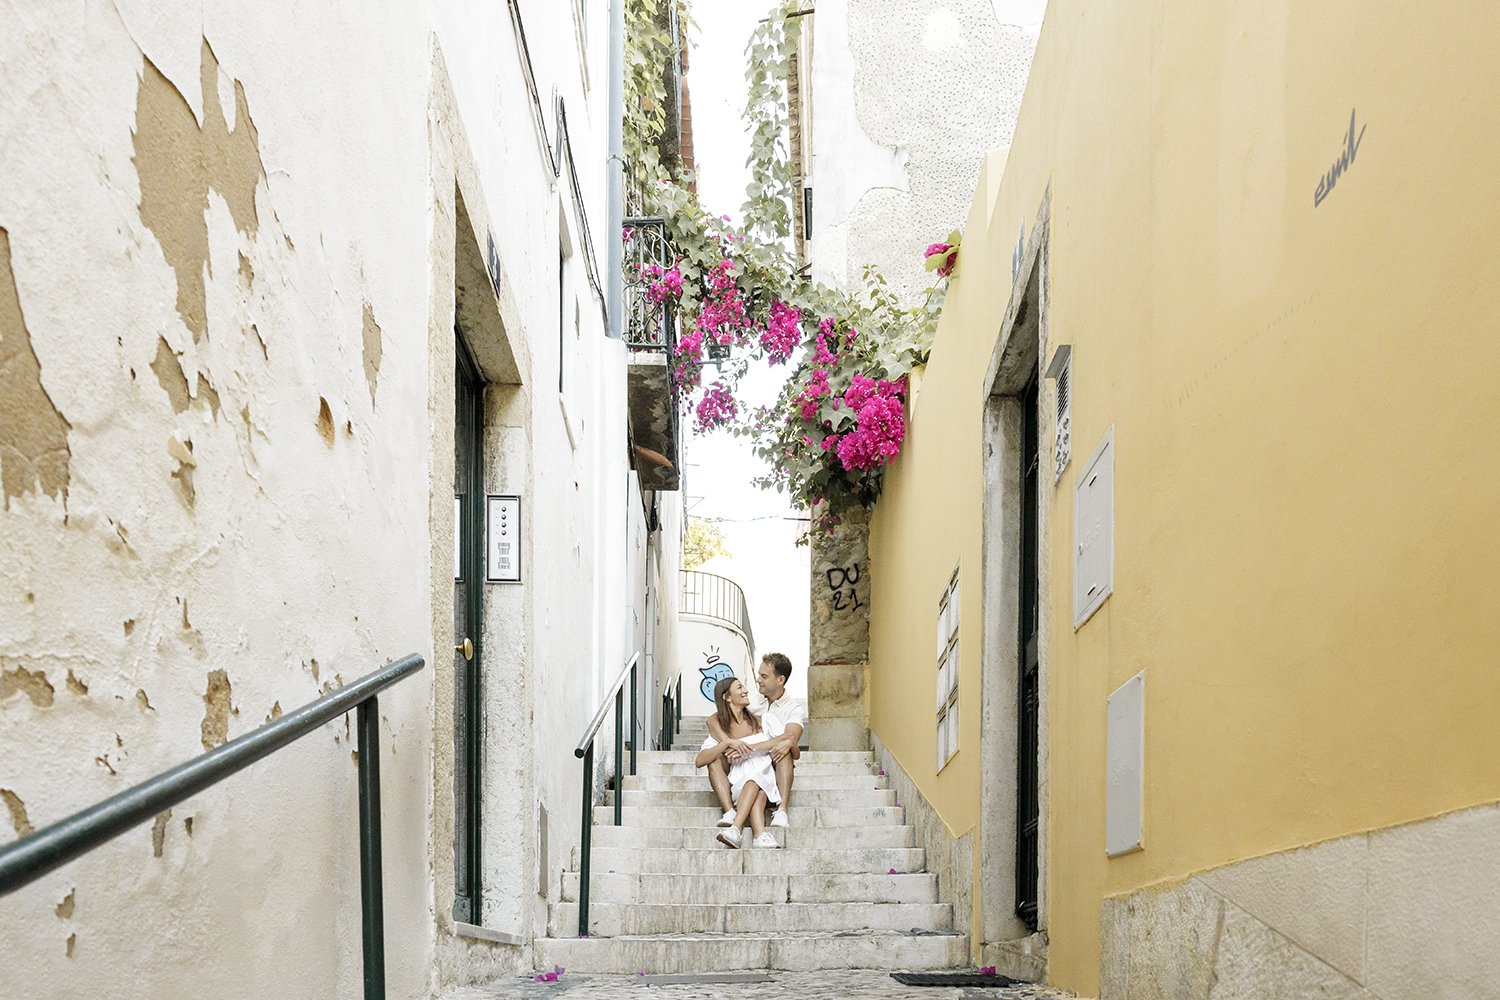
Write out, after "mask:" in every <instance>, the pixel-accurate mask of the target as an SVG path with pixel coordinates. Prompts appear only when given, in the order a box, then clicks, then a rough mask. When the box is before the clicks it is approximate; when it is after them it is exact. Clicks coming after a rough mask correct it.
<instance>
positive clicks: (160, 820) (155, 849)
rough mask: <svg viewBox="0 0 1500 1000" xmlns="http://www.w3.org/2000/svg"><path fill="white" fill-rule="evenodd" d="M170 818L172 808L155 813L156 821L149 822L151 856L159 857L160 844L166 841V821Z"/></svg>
mask: <svg viewBox="0 0 1500 1000" xmlns="http://www.w3.org/2000/svg"><path fill="white" fill-rule="evenodd" d="M171 818H172V810H170V809H168V810H166V811H165V812H159V813H157V814H156V822H154V823H152V824H151V856H152V857H153V858H159V857H161V849H162V845H164V844H165V843H166V841H167V821H168V820H170V819H171Z"/></svg>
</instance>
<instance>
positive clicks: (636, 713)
mask: <svg viewBox="0 0 1500 1000" xmlns="http://www.w3.org/2000/svg"><path fill="white" fill-rule="evenodd" d="M637 669H638V668H637V667H635V666H632V667H631V668H630V773H631V774H632V775H634V774H635V751H636V747H637V746H639V745H640V742H641V738H640V736H638V735H637V733H638V732H639V727H640V704H641V703H640V701H639V700H638V699H637V698H636V694H635V674H636V670H637ZM617 825H618V824H617Z"/></svg>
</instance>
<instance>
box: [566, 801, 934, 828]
mask: <svg viewBox="0 0 1500 1000" xmlns="http://www.w3.org/2000/svg"><path fill="white" fill-rule="evenodd" d="M903 812H904V810H903V809H902V808H901V807H900V806H814V805H812V804H810V803H808V804H803V805H798V804H797V803H796V802H795V801H794V802H793V803H792V811H791V814H790V815H791V819H792V822H793V823H795V824H797V825H800V826H881V825H885V826H900V825H901V824H902V823H903V822H904V820H903V818H902V813H903ZM722 815H724V811H723V810H722V809H720V808H719V807H718V806H629V805H627V806H622V807H621V809H620V822H621V823H622V824H623V825H625V826H654V827H662V826H713V825H714V824H715V823H717V822H718V821H719V817H720V816H722ZM614 821H615V807H614V806H613V805H607V806H595V807H594V826H595V827H600V826H611V825H613V824H614Z"/></svg>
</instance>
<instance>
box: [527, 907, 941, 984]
mask: <svg viewBox="0 0 1500 1000" xmlns="http://www.w3.org/2000/svg"><path fill="white" fill-rule="evenodd" d="M590 909H591V910H592V907H590ZM535 954H536V963H535V964H536V965H537V967H538V968H543V969H550V968H552V967H553V966H556V965H560V966H562V967H563V968H565V969H568V970H569V971H571V972H578V973H596V974H597V973H603V974H607V973H615V974H619V975H627V976H628V975H634V974H635V973H637V972H644V973H646V974H647V975H671V974H681V973H709V972H741V971H749V970H754V969H779V970H789V971H809V970H817V969H888V970H897V969H956V968H962V967H964V966H966V965H967V964H968V961H969V939H968V936H967V935H963V934H953V933H937V934H930V935H914V934H900V933H894V932H880V931H871V932H866V933H862V934H815V933H790V934H732V935H715V934H695V935H673V936H656V935H644V936H639V937H613V938H606V937H599V938H593V937H590V938H577V937H564V938H538V939H537V940H536V943H535Z"/></svg>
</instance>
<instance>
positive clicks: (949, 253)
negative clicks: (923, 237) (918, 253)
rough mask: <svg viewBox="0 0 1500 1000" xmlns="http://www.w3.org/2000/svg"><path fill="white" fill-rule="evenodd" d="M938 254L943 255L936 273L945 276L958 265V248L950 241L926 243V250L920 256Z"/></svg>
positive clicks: (928, 256)
mask: <svg viewBox="0 0 1500 1000" xmlns="http://www.w3.org/2000/svg"><path fill="white" fill-rule="evenodd" d="M940 254H941V255H942V256H943V262H942V263H941V264H939V265H938V269H937V273H938V275H939V276H941V277H944V278H946V277H948V275H950V274H952V273H953V269H954V268H955V267H957V266H958V248H957V247H956V246H954V245H953V244H952V243H932V244H929V245H928V247H927V250H926V251H925V252H924V253H923V254H922V256H923V257H924V258H931V257H936V256H938V255H940ZM930 266H931V265H929V267H930Z"/></svg>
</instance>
